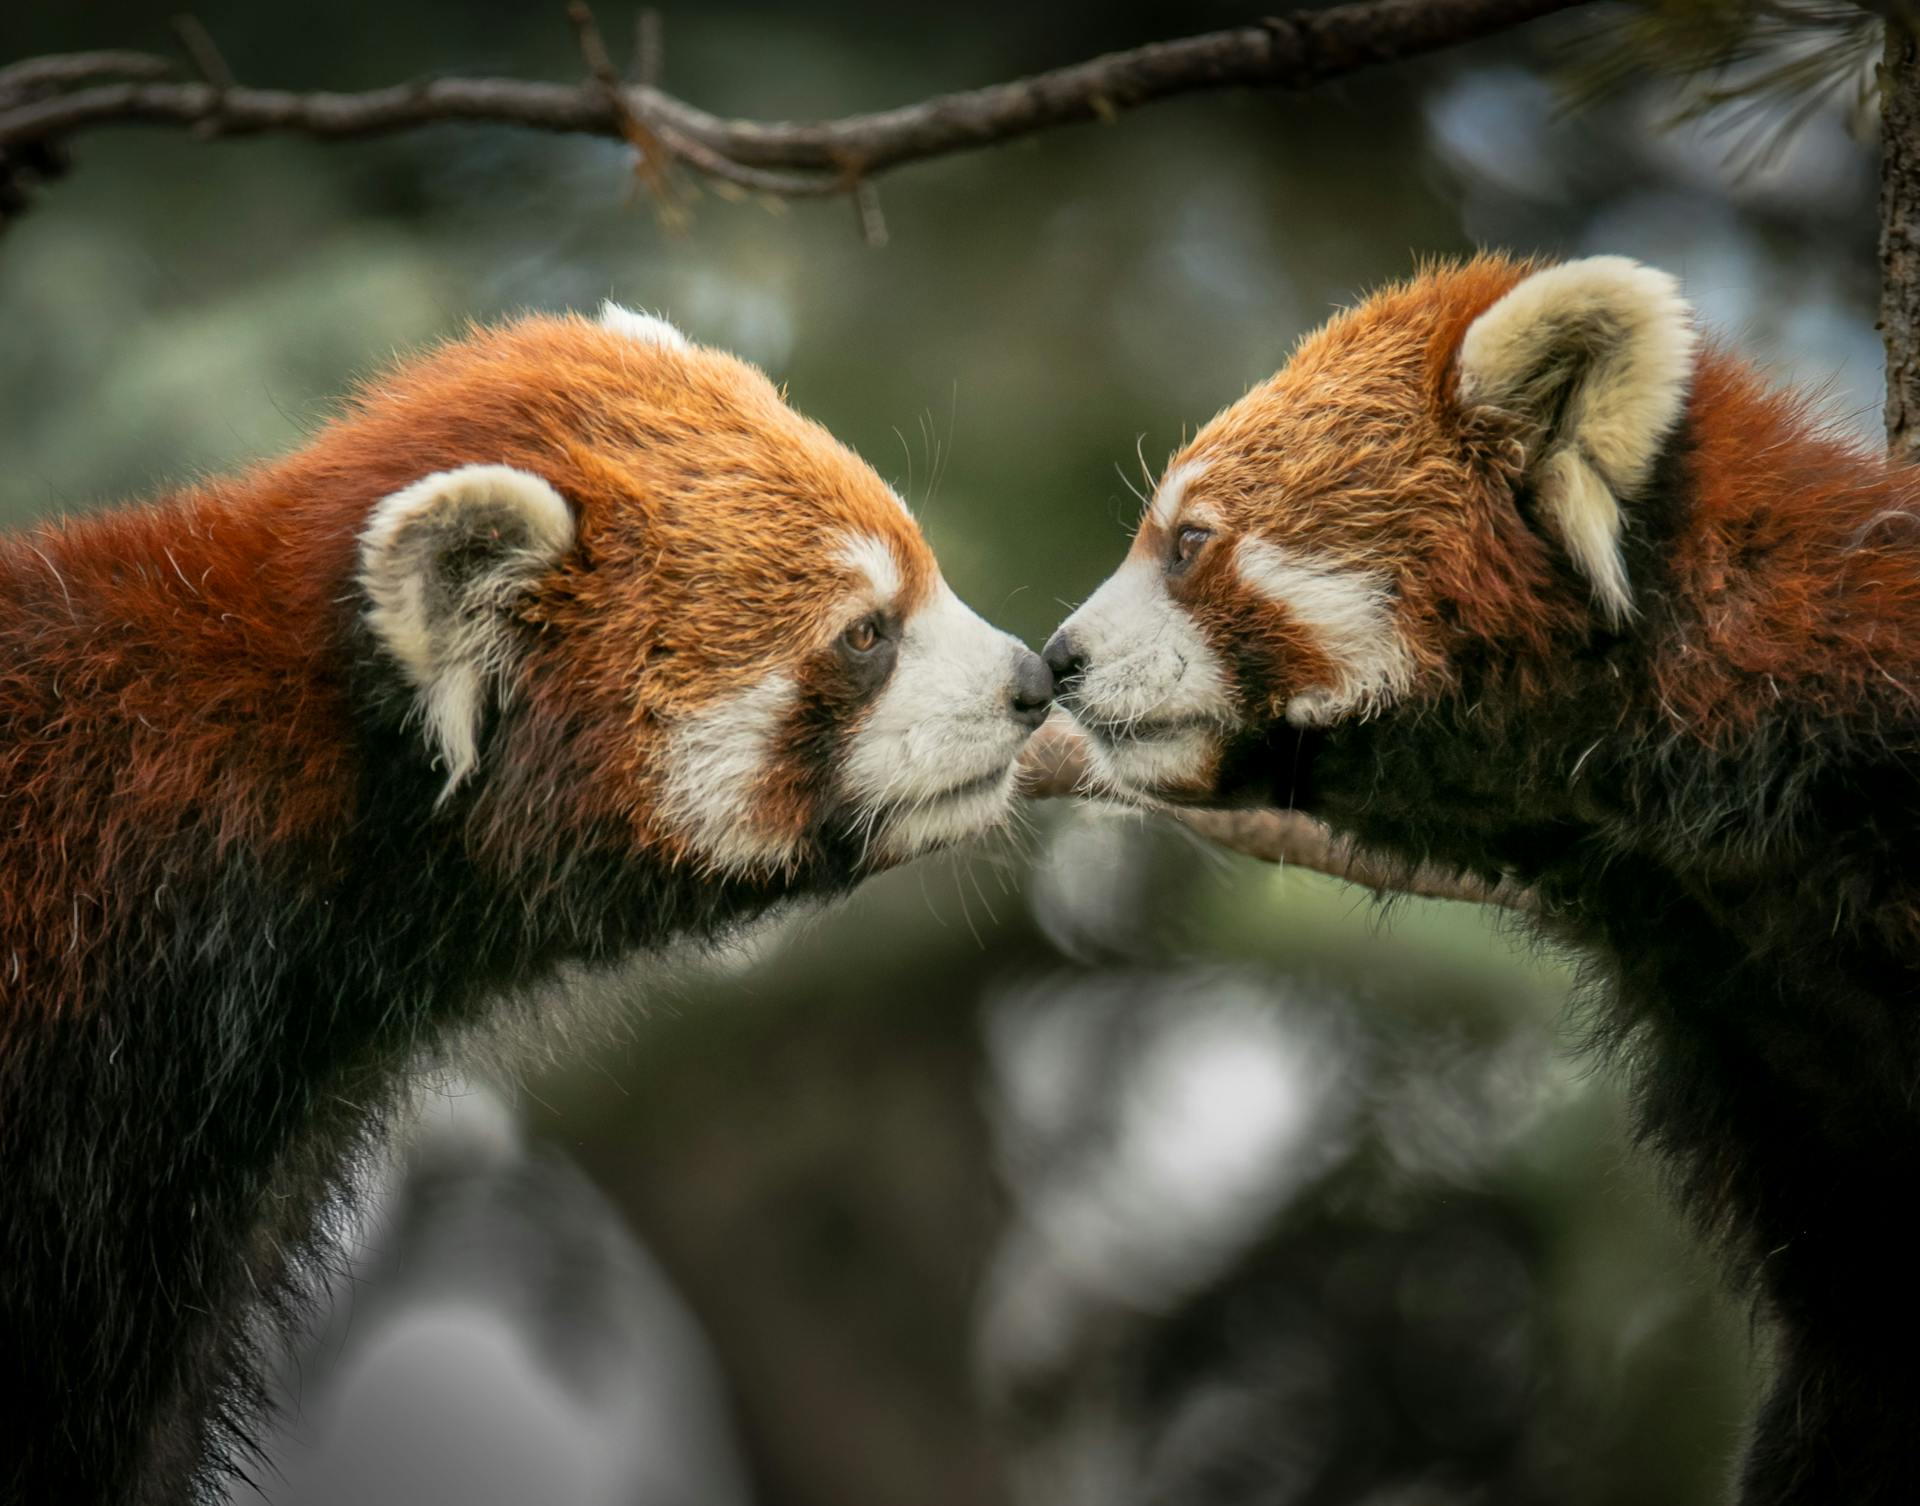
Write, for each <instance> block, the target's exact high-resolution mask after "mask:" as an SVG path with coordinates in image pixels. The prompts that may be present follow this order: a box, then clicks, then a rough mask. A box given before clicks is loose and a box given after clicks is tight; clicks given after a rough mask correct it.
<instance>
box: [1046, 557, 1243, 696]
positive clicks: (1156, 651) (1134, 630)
mask: <svg viewBox="0 0 1920 1506" xmlns="http://www.w3.org/2000/svg"><path fill="white" fill-rule="evenodd" d="M1061 631H1062V632H1064V633H1066V634H1067V635H1068V637H1070V638H1071V639H1072V640H1073V641H1074V642H1075V643H1076V644H1077V645H1078V646H1079V649H1080V652H1081V653H1082V655H1083V656H1084V657H1085V658H1086V659H1087V661H1088V663H1089V665H1090V667H1089V668H1088V670H1087V672H1086V674H1085V675H1084V676H1083V677H1082V679H1081V681H1080V685H1079V689H1078V691H1077V692H1076V695H1075V699H1076V702H1077V707H1076V714H1077V715H1079V716H1081V717H1082V718H1083V719H1086V720H1090V721H1094V722H1098V723H1102V724H1106V725H1111V726H1116V727H1121V728H1133V727H1139V728H1140V729H1141V730H1145V729H1146V726H1150V725H1151V724H1153V723H1159V722H1189V721H1213V722H1219V723H1227V722H1230V721H1232V720H1233V700H1232V696H1231V694H1230V692H1229V688H1228V681H1227V676H1226V674H1225V673H1224V671H1223V670H1222V667H1221V664H1220V659H1219V656H1218V655H1217V654H1215V653H1214V651H1213V649H1212V647H1211V646H1210V645H1209V644H1208V643H1207V640H1206V638H1205V637H1204V636H1203V635H1202V634H1201V632H1200V630H1199V628H1198V627H1196V626H1195V625H1194V621H1193V619H1192V617H1190V616H1189V615H1188V614H1187V611H1186V609H1185V608H1184V607H1182V606H1181V605H1180V604H1179V603H1178V602H1176V601H1175V600H1174V599H1173V598H1172V597H1171V596H1169V595H1168V594H1167V583H1166V577H1165V576H1164V575H1163V574H1162V573H1161V571H1160V570H1159V568H1158V567H1157V566H1155V565H1154V564H1153V562H1152V561H1150V560H1143V559H1132V560H1128V561H1127V562H1126V564H1124V565H1122V566H1121V567H1120V568H1119V569H1118V570H1117V571H1115V572H1114V573H1113V575H1112V576H1111V577H1109V578H1108V580H1107V582H1106V584H1105V585H1103V586H1101V587H1100V589H1099V590H1098V591H1095V592H1094V593H1093V595H1092V596H1090V597H1089V598H1087V600H1086V602H1085V604H1083V605H1082V606H1081V608H1080V610H1079V611H1077V612H1075V613H1074V614H1073V615H1072V616H1071V617H1069V618H1068V619H1067V620H1066V622H1065V623H1064V624H1062V627H1061ZM1143 724H1144V725H1143Z"/></svg>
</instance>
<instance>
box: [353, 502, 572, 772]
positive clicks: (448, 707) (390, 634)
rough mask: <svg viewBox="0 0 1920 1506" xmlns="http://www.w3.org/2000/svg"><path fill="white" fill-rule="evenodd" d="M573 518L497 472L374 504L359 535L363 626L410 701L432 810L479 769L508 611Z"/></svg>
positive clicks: (565, 541)
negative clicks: (422, 734)
mask: <svg viewBox="0 0 1920 1506" xmlns="http://www.w3.org/2000/svg"><path fill="white" fill-rule="evenodd" d="M572 544H573V514H572V512H571V511H570V510H569V509H568V507H567V504H566V502H565V501H564V500H563V499H562V498H561V496H560V494H559V493H558V492H556V491H555V490H554V489H553V488H552V487H551V486H549V485H547V483H546V482H544V481H542V480H541V479H540V478H539V477H538V476H535V475H532V474H531V473H529V472H527V471H522V470H515V469H514V468H513V467H512V466H505V465H467V466H461V467H460V468H459V469H458V470H452V471H440V472H438V473H436V474H434V475H431V476H427V477H424V478H422V479H421V480H419V481H416V482H414V483H413V485H411V486H409V487H405V488H403V489H402V490H400V491H397V492H395V493H393V495H391V496H389V497H386V498H383V499H382V500H381V502H380V503H379V505H378V506H376V507H375V508H374V510H373V513H372V516H371V517H370V518H369V519H368V520H367V525H366V527H365V528H364V529H363V530H362V531H361V534H360V585H361V588H362V589H363V590H365V592H366V593H367V600H368V603H369V606H368V609H367V624H368V626H369V627H370V628H371V629H372V630H373V634H374V637H375V638H376V639H377V640H378V641H379V643H380V645H381V647H382V648H384V649H385V650H386V652H387V653H388V654H390V655H392V657H393V659H394V662H395V663H397V664H398V665H399V666H400V668H401V670H402V671H404V672H405V674H406V676H407V679H408V680H409V681H410V682H411V683H412V684H413V686H414V688H415V690H416V691H417V692H418V693H419V711H420V717H421V720H422V722H423V723H424V725H425V728H426V736H427V742H428V745H429V746H430V747H431V748H432V750H433V751H434V753H435V754H436V755H437V756H438V757H439V758H440V760H441V761H442V763H443V764H444V765H445V767H446V771H447V785H446V789H445V790H444V791H442V792H441V799H443V800H444V799H445V798H446V796H447V795H448V794H451V793H452V791H453V788H454V786H455V785H457V784H458V783H459V782H460V780H461V779H462V778H464V777H465V776H466V774H467V773H468V772H469V771H470V770H471V769H472V768H473V766H474V764H475V763H476V762H477V761H478V758H479V748H478V736H479V731H480V718H481V715H482V714H483V712H484V711H485V709H486V701H487V697H488V695H489V694H490V693H492V694H498V693H499V692H500V691H501V689H502V688H503V686H504V683H505V680H506V675H507V671H508V669H509V667H510V661H511V655H512V649H513V635H512V633H511V632H510V630H509V628H508V625H507V612H508V610H509V608H510V607H511V605H512V603H513V600H514V598H515V597H516V596H518V595H520V594H521V593H522V592H524V591H525V590H526V589H527V588H528V587H529V586H530V585H531V584H532V583H533V581H534V580H536V579H537V578H538V577H539V576H540V575H541V574H542V573H543V572H545V571H546V570H548V569H550V568H552V566H553V565H554V563H555V562H556V561H558V560H559V558H560V557H561V556H562V555H563V554H565V553H566V551H567V550H568V549H569V548H570V547H572Z"/></svg>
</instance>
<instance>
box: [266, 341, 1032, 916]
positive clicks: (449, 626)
mask: <svg viewBox="0 0 1920 1506" xmlns="http://www.w3.org/2000/svg"><path fill="white" fill-rule="evenodd" d="M292 470H293V474H292V475H291V476H290V477H289V480H290V482H291V483H292V484H293V486H294V487H295V488H296V489H297V490H298V491H299V492H302V493H305V494H312V493H313V492H314V491H322V492H324V491H333V492H335V493H338V492H339V491H340V489H341V487H342V485H343V478H344V484H349V485H350V489H351V491H352V492H353V494H354V495H356V496H358V497H362V498H367V499H369V501H368V502H366V503H362V504H361V505H362V506H364V508H365V511H364V514H363V515H362V519H361V522H360V524H359V526H358V538H359V546H358V548H359V555H358V566H357V570H358V579H359V588H360V593H361V597H362V607H363V620H364V623H365V625H366V629H367V632H368V636H369V638H370V640H371V644H372V647H373V655H372V657H373V658H375V659H376V660H378V661H379V662H381V663H383V664H384V665H385V667H386V672H387V673H388V675H389V678H390V679H391V680H392V681H393V682H394V683H395V684H396V685H397V687H398V690H399V695H400V697H401V698H402V700H403V702H404V715H405V716H406V718H407V719H408V720H409V721H411V722H414V723H416V724H417V736H416V740H417V742H422V743H423V744H424V748H425V750H426V751H427V752H428V753H430V755H431V756H432V757H433V759H434V760H435V761H436V763H437V766H438V771H439V790H440V793H441V798H443V799H448V798H452V797H456V796H457V797H459V798H460V800H461V801H462V802H464V803H466V804H468V805H470V807H471V810H472V811H473V812H474V813H475V814H473V815H471V816H470V817H469V818H468V819H469V822H470V824H472V825H473V826H474V828H475V829H476V830H478V831H480V833H481V836H482V840H483V842H484V841H488V840H491V842H492V844H493V845H494V846H495V847H496V848H498V849H500V850H501V851H503V852H504V851H508V850H518V849H520V848H523V847H524V846H525V844H526V842H527V831H528V824H529V823H533V824H534V825H536V826H539V827H540V828H542V830H543V832H544V833H545V834H546V839H548V840H551V841H552V842H553V843H555V844H558V845H561V846H564V845H565V844H566V843H567V842H568V841H570V840H571V841H580V842H584V841H585V840H586V833H588V832H592V833H593V834H594V839H595V840H596V841H598V842H600V843H602V844H603V845H604V844H605V843H606V842H607V841H608V840H612V841H614V842H616V843H631V844H632V847H633V849H634V850H635V851H636V852H643V853H645V854H646V855H648V856H649V857H650V858H652V859H655V860H659V861H664V862H667V863H669V864H671V865H674V866H677V867H682V868H685V869H688V870H692V871H696V872H699V873H704V874H710V875H714V876H719V877H724V878H733V879H743V880H749V881H754V882H758V883H763V884H765V883H771V884H779V883H781V882H783V881H785V880H787V879H790V878H792V877H793V876H795V875H798V874H801V873H803V872H806V871H808V870H810V869H817V868H818V867H819V866H821V863H822V852H823V849H825V848H828V847H832V848H833V849H835V851H836V852H837V853H838V854H839V856H838V858H837V859H836V860H835V862H834V863H833V864H831V865H829V866H832V867H835V868H836V869H837V870H838V871H840V872H851V871H865V870H867V869H870V868H876V867H882V866H886V865H888V864H890V863H894V862H898V861H901V860H903V859H905V858H908V857H911V856H913V855H914V854H916V853H919V852H922V851H925V850H927V849H929V848H934V847H938V846H942V845H945V844H949V843H952V842H954V841H957V840H961V839H964V838H967V837H970V836H972V835H975V834H977V833H979V832H981V831H983V830H985V829H987V828H989V827H991V826H993V825H995V824H996V823H998V822H999V821H1000V820H1001V819H1002V818H1003V817H1004V815H1005V814H1006V812H1007V810H1008V808H1009V805H1010V802H1011V799H1012V789H1013V780H1014V761H1015V757H1016V755H1017V754H1018V753H1019V751H1020V748H1021V745H1022V744H1023V743H1024V742H1025V740H1026V738H1027V736H1028V734H1029V733H1030V732H1031V731H1032V730H1033V728H1034V727H1035V726H1036V725H1037V724H1038V722H1039V721H1040V719H1041V718H1042V717H1043V716H1044V714H1045V711H1046V707H1047V705H1048V703H1049V701H1050V699H1051V681H1050V678H1049V676H1048V674H1047V672H1046V669H1045V666H1044V665H1043V664H1042V663H1041V662H1040V661H1039V659H1038V657H1037V656H1036V655H1034V654H1033V653H1031V652H1030V651H1029V650H1027V649H1026V648H1025V647H1024V646H1022V645H1021V644H1020V643H1018V642H1016V641H1015V640H1014V639H1013V638H1011V637H1009V636H1008V635H1007V634H1005V633H1002V632H1000V631H998V630H997V629H995V628H993V627H991V626H989V625H988V624H987V623H985V622H984V621H982V620H981V619H980V618H979V617H977V616H975V615H974V613H973V612H971V611H970V610H968V608H967V607H965V606H964V605H963V604H962V603H961V602H960V601H959V599H958V598H957V597H956V596H955V595H954V594H953V592H952V591H951V590H950V589H949V588H948V586H947V584H946V583H945V581H943V580H942V579H941V576H940V570H939V567H938V565H937V564H936V562H935V560H934V558H933V555H932V553H931V552H930V551H929V549H928V547H927V544H926V542H925V540H924V539H923V538H922V537H921V534H920V530H919V529H918V527H916V526H915V524H914V521H913V519H912V518H911V517H910V516H909V514H908V512H907V510H906V507H905V506H904V505H903V504H902V502H901V501H900V499H899V498H898V497H897V496H896V495H895V494H894V492H893V491H892V490H891V489H890V488H889V487H888V486H887V485H886V483H884V482H883V481H882V480H881V479H880V477H879V476H878V475H876V474H875V473H874V472H873V471H872V470H871V469H870V468H869V467H868V466H867V465H866V464H864V463H863V462H862V461H861V460H860V459H859V458H858V457H857V456H855V455H854V454H853V453H852V452H850V451H849V450H847V449H846V448H845V447H844V446H842V445H840V444H839V443H837V442H836V441H835V440H834V439H833V438H832V436H830V435H829V434H828V433H827V432H826V431H825V430H824V429H822V428H820V427H819V426H818V425H817V424H814V423H812V422H810V421H809V420H807V419H805V418H803V417H801V416H800V415H799V414H797V413H795V412H794V411H793V410H792V409H791V408H790V407H788V406H787V404H786V403H785V402H784V401H783V400H782V398H781V394H780V393H779V392H778V391H777V390H776V389H775V387H774V386H773V384H772V383H771V382H769V381H768V380H767V378H766V377H765V376H763V375H762V374H761V373H760V372H759V371H758V370H756V369H755V368H754V367H752V366H750V365H748V364H746V363H744V362H742V361H739V360H736V359H734V358H733V357H731V356H728V355H724V354H722V353H720V352H717V351H713V350H709V349H705V348H702V347H699V346H696V345H694V344H692V343H691V342H690V341H689V340H687V339H686V337H685V336H683V335H682V334H680V332H679V331H678V330H676V329H674V328H673V327H672V326H671V325H669V324H666V323H665V322H664V321H661V320H658V319H654V318H651V317H648V316H645V315H639V314H634V313H632V312H630V311H628V310H625V309H621V308H618V307H617V306H612V305H610V306H608V308H607V309H606V310H605V311H604V312H603V314H602V317H601V319H600V320H599V321H598V322H597V323H596V322H593V321H589V320H585V319H579V318H561V319H553V318H532V319H526V320H522V321H519V322H517V323H514V324H510V325H507V326H505V327H502V328H497V329H491V330H483V331H477V332H475V333H473V334H472V335H471V336H470V337H469V338H467V339H465V340H462V341H459V342H457V343H454V344H452V345H449V346H447V347H445V348H443V349H441V350H439V351H437V352H435V353H433V354H431V355H429V356H427V357H425V358H423V359H421V360H419V361H416V362H413V363H411V364H408V365H405V366H402V367H401V368H400V369H398V370H397V371H395V372H392V373H390V374H389V375H388V376H386V377H385V378H383V379H381V380H380V381H378V382H376V383H374V384H372V385H371V386H369V387H368V388H367V389H366V390H365V391H364V392H363V393H362V394H361V396H360V398H359V400H358V402H357V403H356V405H355V408H354V410H353V411H352V412H351V413H350V414H349V415H347V416H346V417H345V418H344V419H343V420H342V421H341V422H340V423H339V424H338V425H336V426H335V427H334V428H333V429H331V430H330V431H329V432H328V433H327V434H325V435H323V436H322V437H321V439H320V441H319V442H318V443H317V444H316V445H315V446H313V447H312V449H310V450H309V451H308V452H307V453H306V455H305V456H303V457H301V458H300V459H299V460H297V461H296V462H295V463H294V466H293V468H292ZM489 833H491V837H489V835H488V834H489ZM609 833H612V834H613V836H612V838H611V839H610V838H609V836H608V834H609Z"/></svg>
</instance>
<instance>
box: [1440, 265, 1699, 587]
mask: <svg viewBox="0 0 1920 1506" xmlns="http://www.w3.org/2000/svg"><path fill="white" fill-rule="evenodd" d="M1695 344H1696V337H1695V334H1694V328H1693V314H1692V310H1691V309H1690V308H1689V306H1688V304H1687V302H1686V300H1685V299H1684V298H1682V297H1681V296H1680V288H1679V284H1678V283H1677V282H1675V280H1674V279H1673V278H1671V277H1669V276H1668V275H1667V274H1666V273H1665V272H1659V271H1656V270H1654V269H1653V268H1652V267H1646V266H1642V265H1641V264H1640V263H1639V262H1636V261H1630V260H1628V259H1627V258H1626V257H1624V256H1592V257H1588V258H1586V259H1585V260H1583V261H1572V262H1567V263H1565V264H1564V265H1562V266H1557V267H1549V268H1547V269H1546V270H1545V271H1543V272H1536V273H1534V274H1533V275H1532V276H1531V277H1528V278H1526V279H1525V280H1524V281H1522V282H1521V283H1519V284H1518V285H1517V286H1516V287H1514V288H1513V289H1512V290H1511V291H1509V292H1508V293H1507V294H1506V296H1504V297H1503V298H1501V299H1500V300H1499V301H1498V302H1496V303H1495V304H1494V305H1493V306H1492V307H1491V308H1489V309H1488V310H1487V311H1486V312H1485V313H1483V314H1482V315H1481V316H1480V317H1479V318H1478V319H1476V320H1474V322H1473V324H1472V325H1471V326H1470V327H1469V328H1468V330H1467V333H1466V336H1465V338H1464V339H1462V341H1461V342H1460V363H1459V364H1460V397H1461V401H1463V402H1466V403H1471V404H1487V405H1489V406H1491V407H1494V408H1499V409H1501V410H1503V411H1505V412H1508V413H1511V414H1514V415H1515V416H1516V417H1519V418H1521V419H1523V420H1526V421H1527V422H1529V423H1530V424H1532V425H1533V426H1534V428H1535V438H1533V439H1532V440H1531V441H1530V442H1529V444H1528V453H1527V470H1528V475H1529V478H1530V480H1531V481H1532V483H1533V486H1534V489H1535V494H1536V495H1537V496H1538V498H1539V501H1540V509H1541V515H1542V517H1543V519H1544V520H1545V522H1546V523H1547V525H1548V526H1549V527H1551V528H1552V529H1553V530H1554V531H1555V533H1557V534H1558V535H1559V538H1560V541H1561V543H1562V544H1563V545H1565V547H1566V550H1567V553H1568V554H1569V555H1570V556H1571V557H1572V559H1573V563H1574V565H1575V567H1576V568H1578V569H1579V570H1580V571H1581V572H1582V573H1583V574H1585V575H1586V577H1587V579H1588V580H1589V581H1590V582H1591V583H1592V586H1593V594H1594V598H1595V600H1596V601H1597V602H1598V603H1599V605H1600V609H1601V611H1602V612H1603V613H1605V615H1606V617H1607V619H1608V620H1609V621H1611V622H1613V623H1616V624H1617V623H1619V622H1621V621H1623V620H1625V619H1626V618H1627V617H1629V616H1631V615H1632V612H1633V602H1632V598H1631V597H1630V595H1629V593H1628V587H1627V574H1626V566H1625V564H1624V562H1623V561H1622V559H1621V553H1620V530H1621V525H1622V521H1623V516H1622V513H1621V503H1622V501H1623V500H1625V501H1630V500H1631V499H1632V497H1633V496H1634V494H1635V493H1636V492H1637V491H1638V490H1639V489H1640V488H1641V487H1642V486H1644V485H1645V484H1646V481H1647V478H1648V476H1649V475H1650V474H1651V472H1652V470H1653V464H1654V461H1655V460H1656V459H1657V458H1658V456H1659V453H1660V447H1661V445H1662V444H1663V443H1664V442H1665V440H1666V438H1667V436H1668V434H1670V433H1671V432H1672V430H1673V427H1674V425H1675V424H1677V423H1678V422H1679V421H1680V416H1681V413H1682V411H1683V410H1684V408H1685V406H1686V400H1687V386H1688V382H1689V380H1690V379H1691V377H1692V374H1693V354H1694V347H1695Z"/></svg>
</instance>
